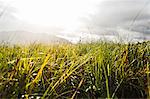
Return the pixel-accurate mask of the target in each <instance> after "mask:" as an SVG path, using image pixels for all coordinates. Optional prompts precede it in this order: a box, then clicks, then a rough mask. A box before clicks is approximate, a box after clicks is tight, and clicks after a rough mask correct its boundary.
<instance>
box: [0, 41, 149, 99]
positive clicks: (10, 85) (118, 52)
mask: <svg viewBox="0 0 150 99" xmlns="http://www.w3.org/2000/svg"><path fill="white" fill-rule="evenodd" d="M0 98H27V99H28V98H50V99H52V98H54V99H56V98H62V99H67V98H72V99H74V98H88V99H96V98H150V42H143V43H136V44H119V43H117V44H116V43H112V42H110V43H105V42H97V43H89V44H77V45H73V44H60V45H44V44H30V45H28V46H21V45H14V46H10V45H8V44H1V45H0Z"/></svg>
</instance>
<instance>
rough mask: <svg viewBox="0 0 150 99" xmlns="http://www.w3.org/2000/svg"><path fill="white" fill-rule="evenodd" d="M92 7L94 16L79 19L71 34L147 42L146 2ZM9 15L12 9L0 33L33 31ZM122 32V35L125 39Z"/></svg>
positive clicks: (149, 10) (0, 22)
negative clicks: (129, 38)
mask: <svg viewBox="0 0 150 99" xmlns="http://www.w3.org/2000/svg"><path fill="white" fill-rule="evenodd" d="M85 3H86V1H85ZM95 6H96V9H97V10H96V13H94V14H88V15H87V16H84V17H81V18H80V21H81V22H82V26H80V27H79V28H78V29H77V30H76V31H75V32H78V33H80V34H83V33H84V34H85V33H88V34H89V33H93V34H97V35H100V36H101V35H107V36H108V35H109V36H112V35H118V34H119V35H122V34H123V36H125V35H126V34H127V35H128V37H130V36H131V35H132V37H131V39H132V38H135V39H143V38H144V39H150V0H103V1H102V2H101V3H99V4H97V5H95ZM13 13H15V9H12V8H11V9H9V10H8V11H7V13H6V14H5V15H4V17H2V18H1V19H0V29H1V30H5V29H6V30H7V29H8V30H9V29H10V30H13V29H14V30H15V29H17V27H20V28H19V29H27V30H33V28H32V29H31V26H28V25H29V24H27V23H23V22H21V21H19V19H16V18H15V17H14V16H13ZM14 23H15V25H14ZM33 27H34V26H33ZM48 28H49V27H48ZM48 28H45V32H49V31H50V30H55V33H57V32H60V34H59V33H58V34H59V35H61V33H62V32H61V30H63V29H61V28H58V27H57V28H55V29H54V28H52V29H48ZM34 29H35V27H34ZM43 29H44V28H43ZM57 29H58V30H57ZM35 30H36V29H35ZM122 32H125V35H124V33H122ZM62 35H64V34H62ZM137 35H139V36H137ZM68 36H78V34H75V33H72V34H68Z"/></svg>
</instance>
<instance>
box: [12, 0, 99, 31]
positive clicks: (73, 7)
mask: <svg viewBox="0 0 150 99" xmlns="http://www.w3.org/2000/svg"><path fill="white" fill-rule="evenodd" d="M14 1H15V2H13V6H14V7H16V9H17V13H16V16H17V17H18V18H19V19H21V20H24V21H26V22H29V23H31V24H37V25H41V26H54V27H61V28H66V29H68V30H70V31H71V30H75V29H77V28H78V27H80V25H81V24H82V22H81V19H82V18H85V17H88V15H90V14H94V13H95V12H96V4H98V2H100V1H102V0H14Z"/></svg>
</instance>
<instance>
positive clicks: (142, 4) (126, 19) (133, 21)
mask: <svg viewBox="0 0 150 99" xmlns="http://www.w3.org/2000/svg"><path fill="white" fill-rule="evenodd" d="M97 9H98V10H97V13H96V14H94V15H89V17H88V18H85V19H84V20H83V22H84V23H85V26H88V27H91V28H92V30H93V31H96V32H93V33H97V34H101V33H103V32H101V31H102V30H103V31H105V32H106V34H109V35H111V33H110V32H111V31H114V32H117V31H118V30H117V29H118V27H119V28H123V29H128V30H131V31H133V32H139V33H143V34H150V1H149V0H106V1H103V2H101V3H100V4H99V5H98V7H97ZM112 34H113V32H112ZM113 35H114V34H113Z"/></svg>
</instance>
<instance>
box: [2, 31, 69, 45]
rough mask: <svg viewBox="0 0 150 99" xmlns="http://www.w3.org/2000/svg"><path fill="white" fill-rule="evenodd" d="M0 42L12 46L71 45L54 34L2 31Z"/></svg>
mask: <svg viewBox="0 0 150 99" xmlns="http://www.w3.org/2000/svg"><path fill="white" fill-rule="evenodd" d="M0 42H8V43H10V44H28V43H34V42H39V43H70V42H69V41H68V40H66V39H63V38H59V37H57V36H55V35H52V34H46V33H32V32H27V31H2V32H0Z"/></svg>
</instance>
